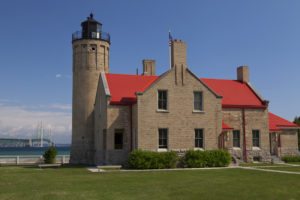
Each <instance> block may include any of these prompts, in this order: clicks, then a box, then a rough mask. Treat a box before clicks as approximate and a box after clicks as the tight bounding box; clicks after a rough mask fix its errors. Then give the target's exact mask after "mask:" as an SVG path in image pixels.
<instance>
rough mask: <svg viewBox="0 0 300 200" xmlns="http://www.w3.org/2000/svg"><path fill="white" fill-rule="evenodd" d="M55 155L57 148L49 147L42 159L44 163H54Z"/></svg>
mask: <svg viewBox="0 0 300 200" xmlns="http://www.w3.org/2000/svg"><path fill="white" fill-rule="evenodd" d="M56 155H57V150H56V148H55V147H53V146H52V147H49V148H48V149H47V151H45V153H44V155H43V156H44V161H45V163H46V164H54V163H55V158H56Z"/></svg>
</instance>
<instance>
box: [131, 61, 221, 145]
mask: <svg viewBox="0 0 300 200" xmlns="http://www.w3.org/2000/svg"><path fill="white" fill-rule="evenodd" d="M158 90H167V91H168V110H167V111H160V110H158V103H157V94H158ZM194 91H202V92H203V107H204V110H203V112H197V111H194V110H193V108H194V93H193V92H194ZM137 116H138V118H137V134H138V137H137V148H139V149H144V150H151V151H158V129H159V128H168V150H173V151H185V150H187V149H194V147H195V131H194V130H195V129H196V128H202V129H204V149H207V150H209V149H217V148H218V135H219V134H220V133H221V131H222V127H221V126H222V112H221V99H220V98H217V96H216V95H215V94H214V93H213V92H212V91H210V89H208V88H207V87H206V86H205V85H204V84H202V83H201V82H200V81H199V79H198V78H197V77H196V76H194V75H192V74H191V73H190V72H189V71H188V70H187V69H186V68H185V67H178V66H177V67H173V68H172V69H171V70H170V71H168V72H167V73H165V74H164V75H162V76H161V77H160V79H159V80H158V81H157V82H156V83H154V84H153V85H152V86H151V87H150V88H148V89H147V90H146V91H145V92H144V93H143V94H139V95H138V96H137Z"/></svg>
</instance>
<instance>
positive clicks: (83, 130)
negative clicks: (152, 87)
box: [70, 40, 109, 164]
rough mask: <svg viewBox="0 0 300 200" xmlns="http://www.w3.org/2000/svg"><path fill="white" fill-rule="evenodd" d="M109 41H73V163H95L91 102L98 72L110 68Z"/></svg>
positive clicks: (92, 105) (94, 96)
mask: <svg viewBox="0 0 300 200" xmlns="http://www.w3.org/2000/svg"><path fill="white" fill-rule="evenodd" d="M108 59H109V43H107V42H105V41H100V40H76V41H74V42H73V104H72V106H73V108H72V146H71V159H70V162H71V163H72V164H93V162H94V151H95V150H94V146H95V145H94V133H95V130H94V128H95V124H94V122H95V119H94V103H95V98H96V90H97V87H98V81H99V75H100V73H101V72H108V71H109V63H108Z"/></svg>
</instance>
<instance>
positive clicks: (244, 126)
mask: <svg viewBox="0 0 300 200" xmlns="http://www.w3.org/2000/svg"><path fill="white" fill-rule="evenodd" d="M242 118H243V134H244V135H243V136H244V137H243V139H244V141H243V157H244V161H245V162H247V151H246V150H247V149H246V146H247V143H246V117H245V108H242Z"/></svg>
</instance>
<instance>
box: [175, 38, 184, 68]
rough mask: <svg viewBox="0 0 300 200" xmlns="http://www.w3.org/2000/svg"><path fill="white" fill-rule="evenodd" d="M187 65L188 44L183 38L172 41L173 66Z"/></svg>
mask: <svg viewBox="0 0 300 200" xmlns="http://www.w3.org/2000/svg"><path fill="white" fill-rule="evenodd" d="M175 65H176V66H183V67H187V63H186V44H185V42H183V41H182V40H177V39H175V40H172V41H171V67H174V66H175Z"/></svg>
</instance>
